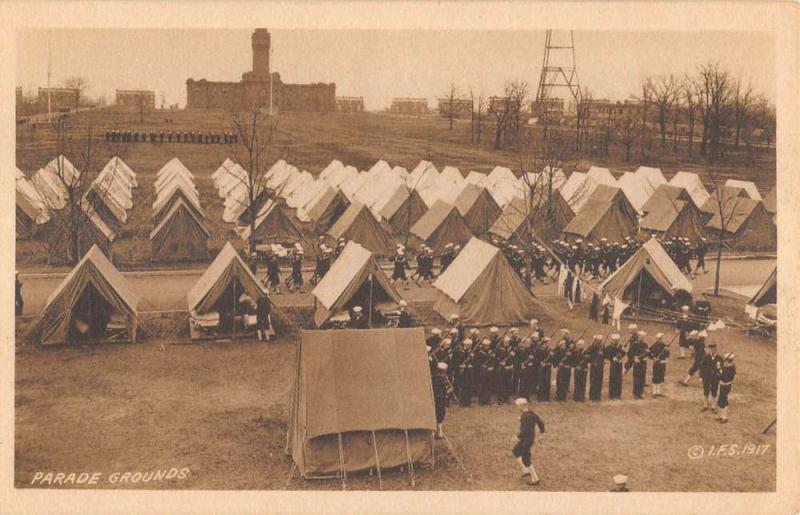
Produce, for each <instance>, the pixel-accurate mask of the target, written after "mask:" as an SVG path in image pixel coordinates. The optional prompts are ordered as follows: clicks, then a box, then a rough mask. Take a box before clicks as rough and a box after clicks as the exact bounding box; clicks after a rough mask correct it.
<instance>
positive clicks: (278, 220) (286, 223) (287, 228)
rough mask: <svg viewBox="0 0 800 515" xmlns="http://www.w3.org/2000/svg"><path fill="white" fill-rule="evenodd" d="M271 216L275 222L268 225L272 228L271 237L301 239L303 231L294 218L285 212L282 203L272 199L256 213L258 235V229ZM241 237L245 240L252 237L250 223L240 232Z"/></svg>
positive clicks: (281, 239)
mask: <svg viewBox="0 0 800 515" xmlns="http://www.w3.org/2000/svg"><path fill="white" fill-rule="evenodd" d="M271 217H275V218H273V222H272V223H273V224H274V225H271V226H267V227H269V228H270V230H269V232H270V233H271V234H269V238H274V239H276V240H280V241H283V239H284V238H286V241H289V240H292V241H296V240H300V239H301V238H302V233H301V231H300V228H299V226H298V225H296V224H295V222H294V220H292V218H291V217H290V216H288V215H287V214H286V213H284V211H283V209H282V208H281V205H280V204H279V203H277V202H275V201H274V200H272V199H269V200H267V201H266V202H265V203H264V205H262V206H261V209H259V211H258V214H257V215H256V223H255V229H256V235H258V234H259V233H258V230H259V228H260V227H261V225H262V224H264V223H265V222H267V221H268V220H269V219H270V218H271ZM240 236H241V238H242V239H243V240H244V241H247V240H248V239H249V238H250V225H249V224H248V225H246V226H245V227H244V229H243V230H242V232H241V234H240Z"/></svg>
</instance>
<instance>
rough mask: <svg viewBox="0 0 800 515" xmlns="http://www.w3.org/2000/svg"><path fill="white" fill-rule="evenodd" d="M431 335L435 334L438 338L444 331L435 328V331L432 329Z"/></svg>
mask: <svg viewBox="0 0 800 515" xmlns="http://www.w3.org/2000/svg"><path fill="white" fill-rule="evenodd" d="M431 334H435V335H437V336H438V335H440V334H442V330H441V329H439V328H438V327H434V328H433V329H431Z"/></svg>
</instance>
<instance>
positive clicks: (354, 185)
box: [324, 165, 366, 195]
mask: <svg viewBox="0 0 800 515" xmlns="http://www.w3.org/2000/svg"><path fill="white" fill-rule="evenodd" d="M362 177H363V178H362ZM364 179H366V174H364V173H361V172H359V171H358V170H357V169H356V167H355V166H349V165H348V166H344V167H342V168H341V169H340V170H337V171H334V172H332V173H331V174H330V175H328V176H327V177H326V178H325V179H324V180H325V182H327V183H328V184H330V185H331V186H339V187H340V188H341V189H342V191H343V192H345V195H348V194H349V193H350V194H351V193H353V192H355V190H356V189H358V186H360V185H361V182H360V181H362V180H364ZM348 188H349V189H352V191H349V189H348ZM348 192H349V193H348Z"/></svg>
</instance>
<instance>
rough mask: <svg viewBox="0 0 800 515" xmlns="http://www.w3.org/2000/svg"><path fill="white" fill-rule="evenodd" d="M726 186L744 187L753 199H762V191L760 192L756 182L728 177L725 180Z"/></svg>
mask: <svg viewBox="0 0 800 515" xmlns="http://www.w3.org/2000/svg"><path fill="white" fill-rule="evenodd" d="M725 186H729V187H732V188H742V189H743V190H744V191H746V192H747V195H748V196H749V197H750V198H751V199H753V200H761V201H763V200H764V199H763V198H761V193H759V192H758V188H757V187H756V185H755V183H754V182H752V181H740V180H736V179H728V180H727V181H725Z"/></svg>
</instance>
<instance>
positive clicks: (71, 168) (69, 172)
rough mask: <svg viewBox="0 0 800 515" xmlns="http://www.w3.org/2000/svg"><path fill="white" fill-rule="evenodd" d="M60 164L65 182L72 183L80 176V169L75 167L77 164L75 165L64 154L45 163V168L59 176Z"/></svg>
mask: <svg viewBox="0 0 800 515" xmlns="http://www.w3.org/2000/svg"><path fill="white" fill-rule="evenodd" d="M59 165H60V167H61V168H60V171H61V176H62V177H63V178H64V181H63V182H64V183H66V184H70V185H71V184H73V183H74V181H75V180H76V179H77V178H78V177H80V175H81V172H80V170H78V169H77V168H75V165H73V164H72V162H71V161H70V160H69V159H67V158H66V157H65V156H63V155H60V156H58V157H57V158H55V159H53V160H52V161H50V162H49V163H47V164H46V165H44V169H45V170H47V171H48V172H50V173H52V174H53V176H54V177H58V175H59ZM62 186H63V185H62Z"/></svg>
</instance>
